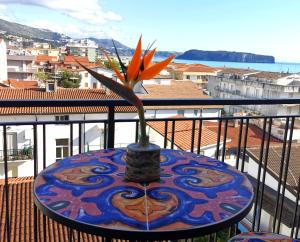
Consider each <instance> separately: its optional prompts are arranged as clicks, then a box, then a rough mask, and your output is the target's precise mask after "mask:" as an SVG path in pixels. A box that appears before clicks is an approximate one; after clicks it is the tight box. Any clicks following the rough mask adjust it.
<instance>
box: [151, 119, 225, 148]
mask: <svg viewBox="0 0 300 242" xmlns="http://www.w3.org/2000/svg"><path fill="white" fill-rule="evenodd" d="M176 117H179V116H176ZM172 118H174V117H172ZM181 118H182V117H181ZM147 124H148V125H149V126H150V127H151V128H152V129H154V130H155V131H156V132H158V133H159V134H160V135H162V136H165V122H164V121H151V122H147ZM167 125H168V132H167V139H168V140H169V141H172V121H168V124H167ZM194 134H195V136H194V144H193V147H197V144H198V138H199V121H196V123H195V133H194ZM217 139H218V138H217V133H216V132H214V131H211V130H209V129H207V128H205V127H202V134H201V145H200V146H201V147H204V146H209V145H216V144H217ZM220 142H223V137H221V139H220ZM174 144H175V145H176V146H177V147H178V148H179V149H182V150H190V149H191V145H192V121H190V120H178V121H176V122H175V134H174Z"/></svg>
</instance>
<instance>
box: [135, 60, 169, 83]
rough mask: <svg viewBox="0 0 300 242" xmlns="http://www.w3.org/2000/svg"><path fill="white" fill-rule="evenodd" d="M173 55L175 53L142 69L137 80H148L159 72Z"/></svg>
mask: <svg viewBox="0 0 300 242" xmlns="http://www.w3.org/2000/svg"><path fill="white" fill-rule="evenodd" d="M174 57H175V55H172V56H170V57H168V58H167V59H165V60H164V61H162V62H159V63H157V64H154V65H152V66H151V67H149V68H148V69H146V70H144V71H143V72H142V73H141V74H140V75H139V80H149V79H151V78H153V77H155V76H156V75H157V74H158V73H160V72H161V71H162V70H163V69H164V68H165V67H166V66H167V65H168V64H169V63H170V62H171V61H172V60H173V58H174Z"/></svg>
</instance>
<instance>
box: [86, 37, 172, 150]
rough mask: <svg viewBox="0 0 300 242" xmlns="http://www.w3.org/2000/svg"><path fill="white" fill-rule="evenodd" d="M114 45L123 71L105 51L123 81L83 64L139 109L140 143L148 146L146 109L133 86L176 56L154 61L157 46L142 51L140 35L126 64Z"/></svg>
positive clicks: (148, 77) (156, 72) (150, 75)
mask: <svg viewBox="0 0 300 242" xmlns="http://www.w3.org/2000/svg"><path fill="white" fill-rule="evenodd" d="M113 45H114V48H115V51H116V55H117V58H118V61H119V64H120V67H121V72H120V71H119V70H118V68H117V67H116V66H115V65H114V64H113V62H112V61H111V59H110V57H109V56H108V54H107V53H106V52H105V51H104V54H105V56H106V58H107V59H108V61H109V63H110V65H111V67H112V69H113V70H114V72H115V73H116V75H117V77H118V78H119V79H120V80H121V83H118V82H116V81H114V80H112V79H111V78H109V77H106V76H104V75H102V74H100V73H97V72H95V71H93V70H91V69H89V68H87V67H85V66H84V65H81V66H82V67H83V68H84V69H85V70H86V71H88V72H89V73H90V74H91V75H92V76H93V77H94V78H95V79H97V80H98V81H99V82H100V83H101V84H103V85H104V86H106V87H107V88H108V89H110V90H112V91H113V92H115V93H117V94H118V95H119V96H121V97H122V98H124V99H126V100H127V101H128V102H129V103H130V104H132V105H133V106H135V107H136V108H137V110H138V115H139V121H140V135H139V144H140V145H141V146H146V145H148V144H149V137H148V135H147V133H146V122H145V110H144V107H143V103H142V102H141V100H140V99H139V98H138V97H137V96H136V95H135V93H134V91H133V88H134V86H135V85H136V84H137V83H138V82H139V81H142V80H149V79H151V78H153V77H154V76H156V75H157V74H159V73H160V72H161V71H162V70H163V69H164V68H165V67H166V66H167V65H168V64H169V63H170V62H171V61H172V60H173V58H174V57H175V56H174V55H173V56H170V57H168V58H166V59H165V60H163V61H162V62H159V63H152V62H151V61H152V58H153V56H154V54H155V52H156V48H154V49H153V50H150V49H151V46H152V45H150V47H148V48H147V49H146V50H145V51H144V53H143V51H142V38H141V37H140V39H139V41H138V44H137V47H136V49H135V52H134V55H133V57H132V59H131V62H130V64H129V65H128V67H127V66H125V64H124V63H123V62H122V61H121V58H120V56H119V54H118V51H117V48H116V45H115V43H114V41H113Z"/></svg>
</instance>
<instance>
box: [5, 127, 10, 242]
mask: <svg viewBox="0 0 300 242" xmlns="http://www.w3.org/2000/svg"><path fill="white" fill-rule="evenodd" d="M3 152H4V153H3V155H4V157H3V158H4V178H5V184H4V188H5V206H6V214H5V228H6V230H5V231H6V237H7V241H8V242H10V227H9V225H10V222H9V216H10V215H9V187H8V163H7V135H6V125H3Z"/></svg>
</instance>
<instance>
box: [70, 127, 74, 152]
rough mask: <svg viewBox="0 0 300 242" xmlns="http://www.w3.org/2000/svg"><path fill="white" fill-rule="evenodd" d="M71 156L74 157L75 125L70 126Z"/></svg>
mask: <svg viewBox="0 0 300 242" xmlns="http://www.w3.org/2000/svg"><path fill="white" fill-rule="evenodd" d="M70 155H71V156H72V155H73V124H70Z"/></svg>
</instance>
